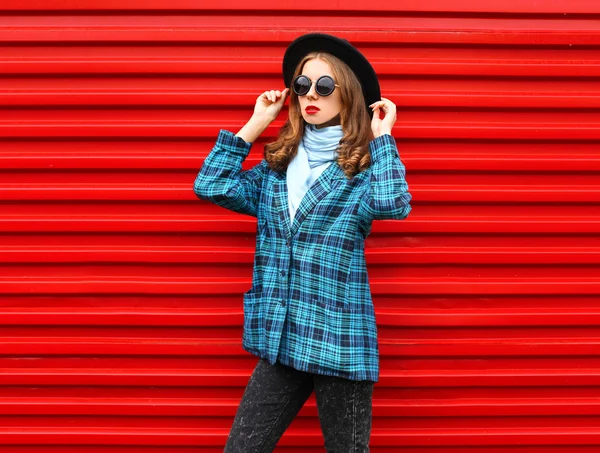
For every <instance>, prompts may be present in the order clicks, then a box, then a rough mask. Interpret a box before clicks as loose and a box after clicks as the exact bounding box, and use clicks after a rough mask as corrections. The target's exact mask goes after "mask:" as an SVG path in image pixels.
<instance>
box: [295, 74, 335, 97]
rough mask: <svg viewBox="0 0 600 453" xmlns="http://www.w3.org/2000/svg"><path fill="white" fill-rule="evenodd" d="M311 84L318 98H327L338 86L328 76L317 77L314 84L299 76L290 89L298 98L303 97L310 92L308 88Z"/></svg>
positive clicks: (303, 76)
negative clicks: (313, 85)
mask: <svg viewBox="0 0 600 453" xmlns="http://www.w3.org/2000/svg"><path fill="white" fill-rule="evenodd" d="M313 83H314V84H316V85H315V91H316V92H317V94H318V95H319V96H329V95H330V94H331V93H333V90H335V87H339V85H336V83H335V81H334V80H333V79H332V78H331V77H330V76H328V75H324V76H321V77H319V78H318V79H317V81H316V82H313V81H312V80H310V79H309V78H308V77H306V76H305V75H299V76H297V77H296V78H295V79H294V81H293V82H292V89H293V90H294V93H296V94H297V95H298V96H304V95H305V94H306V93H308V92H309V91H310V87H311V86H312V84H313Z"/></svg>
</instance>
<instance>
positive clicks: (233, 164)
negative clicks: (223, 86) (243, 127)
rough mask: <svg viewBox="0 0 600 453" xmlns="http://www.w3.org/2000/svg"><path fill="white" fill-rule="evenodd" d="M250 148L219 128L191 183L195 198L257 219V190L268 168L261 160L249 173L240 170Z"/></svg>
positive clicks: (258, 191)
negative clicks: (208, 152) (215, 139)
mask: <svg viewBox="0 0 600 453" xmlns="http://www.w3.org/2000/svg"><path fill="white" fill-rule="evenodd" d="M251 147H252V143H248V142H246V141H245V140H244V139H242V138H241V137H237V136H236V135H234V134H233V133H231V132H229V131H226V130H223V129H222V130H221V131H220V132H219V136H218V137H217V142H216V144H215V146H214V148H213V149H212V151H211V152H210V154H209V155H208V156H207V157H206V159H205V160H204V163H203V164H202V167H201V168H200V172H199V173H198V176H197V177H196V181H195V182H194V193H195V194H196V196H198V198H201V199H202V200H207V201H210V202H212V203H215V204H217V205H219V206H222V207H224V208H226V209H229V210H231V211H235V212H239V213H241V214H248V215H251V216H254V217H256V211H257V204H258V200H259V197H260V189H261V186H262V181H263V178H264V177H265V174H266V172H267V170H268V166H267V163H266V161H264V160H263V161H261V163H259V164H258V165H256V166H255V167H254V168H252V169H250V170H246V171H243V170H242V162H243V161H244V159H246V157H247V156H248V153H249V152H250V148H251Z"/></svg>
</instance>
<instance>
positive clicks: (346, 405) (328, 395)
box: [225, 359, 374, 453]
mask: <svg viewBox="0 0 600 453" xmlns="http://www.w3.org/2000/svg"><path fill="white" fill-rule="evenodd" d="M373 385H374V382H372V381H351V380H348V379H343V378H339V377H334V376H322V375H318V374H311V373H305V372H302V371H298V370H295V369H293V368H290V367H288V366H285V365H282V364H280V363H276V364H275V365H274V366H273V365H271V364H270V363H269V362H268V361H266V360H264V359H260V360H259V361H258V364H257V365H256V368H255V369H254V372H253V373H252V376H251V377H250V381H249V382H248V385H247V387H246V390H245V392H244V396H243V397H242V401H241V402H240V405H239V407H238V410H237V413H236V415H235V419H234V421H233V426H232V427H231V431H230V433H229V438H228V439H227V444H226V445H225V453H242V452H243V453H265V452H272V451H273V449H274V448H275V446H276V445H277V442H278V441H279V439H280V438H281V436H282V435H283V433H284V432H285V430H286V429H287V427H288V426H289V425H290V423H291V422H292V420H293V419H294V417H296V415H297V414H298V412H299V411H300V409H301V408H302V406H303V405H304V403H305V402H306V400H307V399H308V397H309V396H310V394H311V393H312V392H313V390H314V391H315V396H316V399H317V409H318V412H319V421H320V423H321V431H322V432H323V437H324V439H325V449H326V450H327V452H328V453H350V452H360V453H363V452H368V451H369V438H370V436H371V408H372V394H373Z"/></svg>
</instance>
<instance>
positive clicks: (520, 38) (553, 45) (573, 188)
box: [0, 0, 600, 453]
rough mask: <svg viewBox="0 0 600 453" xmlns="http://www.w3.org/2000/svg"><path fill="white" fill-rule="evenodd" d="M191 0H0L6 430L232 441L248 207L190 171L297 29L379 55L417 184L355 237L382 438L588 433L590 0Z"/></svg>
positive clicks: (599, 114) (522, 441) (479, 443)
mask: <svg viewBox="0 0 600 453" xmlns="http://www.w3.org/2000/svg"><path fill="white" fill-rule="evenodd" d="M278 3H279V4H278ZM203 5H204V2H202V1H199V0H168V1H167V0H143V1H142V0H101V1H100V0H81V1H78V2H70V1H65V0H62V1H56V0H55V1H51V0H50V1H49V0H19V1H15V2H10V1H4V2H2V3H1V4H0V14H1V17H0V41H1V44H0V103H1V104H2V106H1V108H0V260H1V264H0V266H1V267H0V269H1V270H0V323H1V326H0V329H1V330H0V451H2V452H10V453H25V452H27V453H33V452H36V453H57V452H60V453H71V452H79V451H81V448H85V451H86V452H87V453H108V452H110V453H126V452H136V453H138V452H139V453H151V452H153V453H154V452H157V453H158V452H160V453H167V452H168V453H171V452H173V453H188V452H189V453H191V452H196V451H203V452H207V453H213V452H218V451H221V449H222V445H223V444H224V441H225V439H226V435H227V432H228V429H229V426H230V424H231V421H232V419H233V415H234V414H235V410H236V407H237V404H238V402H239V399H240V397H241V395H242V392H243V389H244V386H245V384H246V382H247V379H248V377H249V374H250V372H251V370H252V367H253V365H254V363H255V360H256V359H255V358H254V357H253V356H251V355H249V354H247V353H245V352H244V351H243V350H242V349H241V326H242V304H241V294H242V292H243V291H245V290H247V289H248V287H249V285H250V278H251V266H252V256H253V250H254V233H255V222H254V220H253V219H252V218H250V217H244V216H240V215H234V214H230V213H228V212H227V211H225V210H223V209H220V208H217V207H215V206H212V205H210V204H207V203H203V202H201V201H199V200H197V199H196V198H195V196H194V194H193V192H192V184H193V180H194V178H195V175H196V172H197V171H198V169H199V167H200V165H201V163H202V160H203V158H204V157H205V156H206V154H207V153H208V152H209V151H210V149H211V147H212V145H213V143H214V140H215V138H216V136H217V133H218V131H219V129H220V128H226V129H230V130H232V131H234V132H237V130H239V128H240V127H241V126H242V125H243V123H244V122H245V120H247V119H248V118H249V117H250V115H251V112H252V107H253V103H254V100H255V98H256V96H257V93H260V92H261V91H263V90H265V89H272V88H277V87H281V85H282V82H281V74H280V71H281V58H282V56H283V52H284V50H285V46H286V45H287V43H289V42H290V41H291V40H292V39H293V38H295V37H296V36H298V35H300V34H302V33H305V32H308V31H325V32H331V33H334V34H337V35H339V36H343V37H345V38H347V39H349V40H350V41H351V42H353V43H355V44H356V45H357V46H358V47H359V48H360V50H362V51H363V52H364V54H365V55H366V56H367V57H368V58H369V59H370V60H371V61H372V62H373V65H374V67H375V69H376V71H377V72H378V74H379V75H380V79H381V86H382V93H384V96H385V97H388V98H390V99H391V100H392V101H394V102H395V103H396V104H397V105H398V111H399V113H398V122H397V124H396V127H395V129H394V135H395V137H396V138H397V139H398V146H399V148H400V150H401V154H402V156H403V160H404V161H405V163H406V166H407V170H408V181H409V184H410V187H411V192H412V193H413V195H414V205H413V206H414V210H413V212H412V213H411V215H410V217H409V219H407V220H405V221H402V222H394V221H387V222H376V223H375V226H374V230H373V234H372V236H371V237H370V238H369V240H368V250H367V253H368V263H369V270H370V273H371V280H372V290H373V293H374V299H375V305H376V312H377V319H378V325H379V332H380V345H381V346H380V347H381V381H380V383H379V384H378V385H377V387H376V390H375V395H374V423H373V435H372V446H373V448H372V451H373V452H374V453H380V452H381V453H383V452H404V453H409V452H410V453H442V452H443V453H459V452H460V453H462V452H470V453H480V452H484V451H485V452H490V453H505V452H511V453H542V452H543V453H559V452H561V453H563V452H564V453H567V452H568V453H580V452H590V453H591V452H597V451H599V450H600V418H599V417H598V416H599V414H600V356H599V351H600V349H599V342H600V330H599V327H598V326H599V324H600V302H599V300H598V298H599V297H598V296H599V295H600V266H599V264H600V234H599V233H600V206H599V205H600V110H599V107H600V82H599V80H600V78H599V77H600V20H599V19H600V2H597V1H595V0H580V1H576V2H574V1H568V0H546V1H535V0H502V1H500V0H489V1H480V0H462V1H458V0H456V1H434V0H418V1H417V0H402V1H400V0H398V1H383V2H365V1H364V0H345V1H344V2H338V1H333V0H318V1H317V0H305V1H301V2H299V1H295V2H288V1H286V2H283V1H281V2H272V1H267V0H255V1H253V2H245V1H240V0H220V1H219V2H218V5H219V8H220V9H219V10H214V9H209V8H208V7H207V6H203ZM282 121H283V115H282V116H281V117H280V118H279V120H278V121H277V122H276V123H275V124H274V125H273V127H271V128H270V129H268V130H267V132H266V133H265V135H264V136H263V137H262V139H261V140H260V141H258V142H257V143H256V144H255V147H254V149H253V152H252V154H251V157H250V158H249V160H248V162H247V164H248V166H250V165H254V164H256V163H257V162H258V160H259V159H260V157H261V150H262V146H263V144H264V141H265V140H267V139H271V138H273V136H274V134H275V133H276V131H277V129H278V127H279V126H280V125H281V124H282ZM316 415H317V414H316V408H315V402H314V399H312V398H311V399H310V400H309V402H308V404H307V406H306V407H305V408H304V409H303V410H302V411H301V413H300V416H299V417H298V418H297V419H296V420H295V421H294V423H293V424H292V426H291V427H290V429H289V431H288V432H287V433H286V434H285V435H284V437H283V438H282V440H281V442H280V445H281V447H280V448H278V449H277V451H280V452H290V453H291V452H297V453H298V452H309V453H311V452H317V451H322V449H321V448H320V447H319V446H320V445H322V437H321V433H320V429H319V424H318V419H317V416H316ZM82 445H85V447H82ZM199 447H200V448H199Z"/></svg>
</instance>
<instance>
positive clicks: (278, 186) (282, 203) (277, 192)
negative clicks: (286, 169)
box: [273, 173, 290, 237]
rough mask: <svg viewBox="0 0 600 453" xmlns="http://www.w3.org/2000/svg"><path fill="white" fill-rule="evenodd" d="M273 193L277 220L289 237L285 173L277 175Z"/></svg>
mask: <svg viewBox="0 0 600 453" xmlns="http://www.w3.org/2000/svg"><path fill="white" fill-rule="evenodd" d="M282 175H283V177H282ZM273 192H274V198H275V204H276V209H277V212H278V213H279V219H280V220H281V224H282V225H283V229H284V230H285V234H286V236H287V237H290V211H289V208H288V190H287V181H286V179H285V173H280V174H279V176H278V180H277V181H276V182H275V184H274V185H273Z"/></svg>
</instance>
